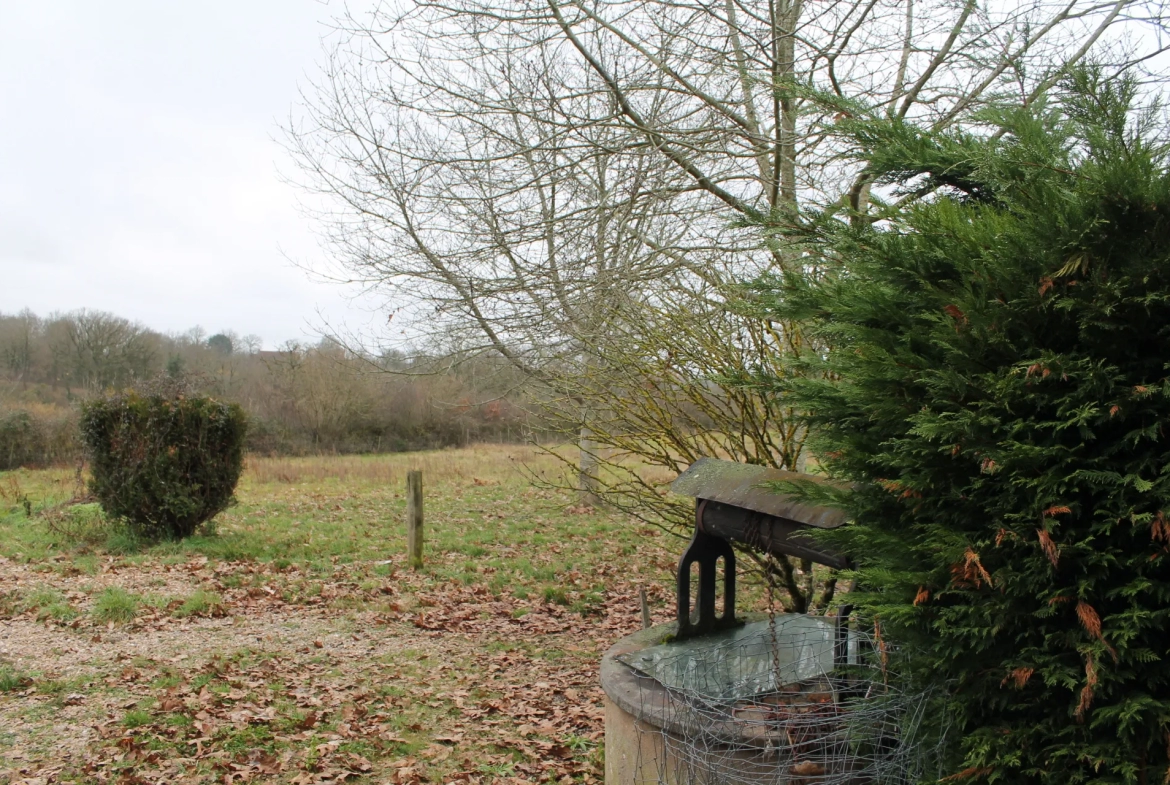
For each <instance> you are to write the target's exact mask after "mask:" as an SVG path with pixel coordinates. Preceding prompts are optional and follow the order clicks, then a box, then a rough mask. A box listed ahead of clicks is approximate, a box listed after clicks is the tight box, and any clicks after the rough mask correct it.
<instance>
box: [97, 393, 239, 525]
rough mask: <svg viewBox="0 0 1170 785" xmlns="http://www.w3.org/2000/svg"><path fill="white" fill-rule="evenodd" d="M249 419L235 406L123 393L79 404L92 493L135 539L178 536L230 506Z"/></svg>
mask: <svg viewBox="0 0 1170 785" xmlns="http://www.w3.org/2000/svg"><path fill="white" fill-rule="evenodd" d="M246 431H247V420H246V418H245V416H244V412H243V410H242V409H241V408H240V407H239V406H237V405H236V404H227V403H222V402H220V401H216V400H214V399H212V398H205V397H198V396H191V397H188V396H184V395H158V394H156V395H142V394H139V393H137V392H125V393H119V394H116V395H111V396H107V397H104V398H99V399H95V400H92V401H89V402H87V403H85V404H84V405H83V406H82V411H81V433H82V439H83V440H84V442H85V447H86V452H87V454H88V457H89V461H90V471H91V473H92V479H91V480H90V484H89V485H90V490H91V492H92V493H93V494H94V495H95V496H96V497H97V498H98V501H100V502H101V505H102V509H103V510H105V511H106V513H107V514H108V515H111V516H116V517H119V518H123V519H125V520H126V521H127V522H128V523H129V525H130V527H131V528H132V529H134V530H135V531H136V532H137V533H138V534H141V535H144V536H147V537H151V538H168V539H178V538H182V537H187V536H189V535H191V534H192V533H193V532H194V531H195V529H196V528H197V527H198V526H199V525H200V524H202V523H204V522H205V521H208V520H210V519H211V518H213V517H214V516H215V515H217V514H218V513H220V512H222V511H223V510H224V509H226V508H227V507H228V506H229V505H231V504H232V503H233V501H234V498H233V493H234V491H235V487H236V483H237V482H238V481H239V479H240V472H241V471H242V470H243V463H244V437H245V434H246Z"/></svg>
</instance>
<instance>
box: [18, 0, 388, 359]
mask: <svg viewBox="0 0 1170 785" xmlns="http://www.w3.org/2000/svg"><path fill="white" fill-rule="evenodd" d="M340 10H341V9H340V6H339V5H338V3H336V2H334V3H332V4H330V3H327V2H319V1H318V0H247V2H238V0H237V2H227V1H226V0H204V2H199V3H176V2H163V1H162V0H139V1H138V2H131V1H130V0H105V1H103V2H100V3H95V2H92V0H88V1H86V0H75V1H73V2H70V1H69V0H57V1H56V2H51V3H49V2H40V1H39V0H5V1H4V2H2V3H0V311H4V312H8V313H11V312H13V311H18V310H20V309H22V308H25V307H27V308H31V309H32V310H33V311H34V312H36V313H38V314H41V315H45V314H47V313H49V312H50V311H64V310H72V309H75V308H94V309H101V310H106V311H112V312H114V313H116V314H119V315H121V316H125V317H127V318H130V319H133V320H136V321H140V322H142V323H143V324H145V325H146V326H148V327H151V328H154V329H156V330H161V331H164V332H178V331H183V330H186V329H188V328H190V327H193V326H195V325H201V326H202V327H204V328H205V329H207V330H209V331H211V332H216V331H218V330H223V329H234V330H236V331H238V332H240V333H241V334H247V333H255V334H257V335H259V336H261V337H262V338H263V339H264V342H265V345H267V346H275V345H277V344H279V343H281V342H283V341H284V340H286V339H290V338H295V339H304V338H305V337H306V336H310V335H312V334H313V331H314V329H315V328H317V327H319V326H320V325H321V324H322V321H323V319H322V317H321V316H319V315H318V314H319V313H320V314H323V315H324V318H325V319H327V320H329V321H330V322H333V323H339V322H346V323H348V324H349V325H350V326H351V327H353V328H355V329H361V328H362V327H363V326H364V325H365V324H366V323H367V322H368V320H369V319H370V318H371V313H370V310H371V307H372V306H373V305H374V303H373V302H371V301H369V300H365V301H358V302H351V301H350V300H349V299H348V298H347V294H349V293H350V292H348V291H347V290H345V289H344V288H343V287H339V286H337V285H335V284H329V283H322V282H318V281H314V280H312V279H311V278H310V277H309V276H308V275H306V273H304V272H303V271H302V270H300V269H298V268H297V267H295V266H294V265H293V264H291V263H290V261H289V258H290V257H291V258H292V259H296V260H299V261H302V262H307V263H310V264H314V263H320V261H321V260H322V256H321V251H320V249H319V248H318V246H317V241H316V239H315V236H314V234H313V230H312V226H311V224H310V223H309V222H308V221H307V220H306V219H305V218H304V217H303V216H302V215H301V214H300V213H299V212H298V210H297V207H296V203H297V198H298V196H299V194H298V193H297V192H296V190H295V189H294V188H292V187H291V186H289V185H287V184H285V183H283V182H281V180H280V178H279V176H278V171H286V172H287V171H289V170H290V169H291V167H290V166H289V163H288V159H287V157H286V154H285V153H284V151H283V150H282V149H281V147H280V145H279V144H278V142H277V141H276V140H277V139H278V138H279V137H280V124H281V123H282V122H283V121H284V120H285V119H286V118H287V117H288V114H289V112H290V110H291V109H292V108H293V106H294V105H295V104H296V102H297V89H298V86H303V85H305V84H306V83H307V81H308V80H309V79H311V78H313V77H314V75H315V68H316V63H317V62H319V61H320V60H321V56H322V52H323V49H322V45H321V38H322V36H324V35H327V33H328V28H327V23H328V21H329V20H330V19H331V18H332V17H333V16H334V15H335V14H337V13H338V12H339V11H340Z"/></svg>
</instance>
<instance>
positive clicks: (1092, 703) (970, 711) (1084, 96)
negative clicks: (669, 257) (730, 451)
mask: <svg viewBox="0 0 1170 785" xmlns="http://www.w3.org/2000/svg"><path fill="white" fill-rule="evenodd" d="M1134 95H1135V88H1134V86H1133V84H1132V82H1129V81H1126V80H1115V81H1114V82H1112V83H1106V82H1104V81H1103V80H1101V79H1099V78H1098V77H1097V76H1095V75H1094V74H1093V73H1091V72H1090V73H1081V74H1079V75H1077V76H1076V77H1074V78H1073V79H1072V80H1071V81H1070V83H1069V85H1067V89H1066V90H1065V92H1063V93H1062V98H1060V100H1055V99H1054V100H1053V101H1052V102H1051V103H1050V104H1049V105H1048V106H1047V107H1046V108H1041V109H1032V110H1029V111H1026V112H1025V111H1016V112H1015V113H1014V114H1010V115H1001V116H1000V117H999V118H998V122H1000V123H1002V126H1003V128H1004V129H1005V133H1003V134H1001V135H992V134H987V135H984V136H982V137H976V136H968V135H961V134H950V135H937V134H932V133H930V132H928V131H924V130H920V129H916V128H913V127H911V126H909V125H907V124H903V123H900V122H893V121H888V120H887V121H873V122H858V123H857V124H856V126H855V127H854V129H853V130H854V132H855V133H856V135H857V137H858V139H859V140H860V141H862V142H863V143H864V144H867V145H869V148H870V156H869V158H868V160H869V162H870V167H871V171H872V173H873V175H874V178H875V182H876V183H877V184H878V186H879V187H886V188H892V189H894V190H898V189H900V190H901V191H903V192H907V191H911V190H916V189H923V191H930V192H932V195H931V196H929V197H927V198H925V199H923V200H921V201H919V202H917V203H916V205H915V206H914V207H912V208H908V209H906V210H904V211H902V212H900V213H896V214H895V213H891V217H890V218H889V219H888V220H884V221H880V222H876V223H870V222H866V221H857V220H854V221H852V222H846V221H842V220H839V219H838V218H837V217H834V216H830V215H821V216H819V217H813V218H812V219H811V223H803V224H797V223H796V222H793V223H792V225H790V226H788V227H786V228H783V229H781V230H780V231H781V233H783V234H786V235H787V239H788V241H789V242H794V243H798V244H800V243H802V244H803V248H804V249H805V250H806V252H807V254H808V256H807V258H808V260H809V262H810V264H809V268H808V269H809V270H810V271H815V272H813V273H812V274H810V275H809V276H807V277H806V278H804V279H802V280H796V279H795V278H794V277H793V278H789V279H788V280H784V281H780V280H768V281H762V282H758V283H757V284H756V286H755V289H756V293H757V295H758V301H759V302H760V303H762V308H763V309H764V312H765V315H768V316H771V317H777V316H783V317H784V318H786V319H790V318H794V317H795V318H799V319H802V320H804V323H805V324H806V325H807V330H808V332H809V334H810V335H811V336H814V337H815V338H816V339H817V340H818V341H819V342H820V343H821V345H823V346H826V347H829V348H828V350H827V351H826V352H824V353H823V354H821V355H815V356H809V357H807V358H806V359H805V360H804V361H803V362H802V363H801V364H800V367H798V368H796V369H794V370H796V371H797V373H794V374H793V375H792V376H791V377H789V378H788V379H785V380H776V379H771V380H768V379H764V380H759V383H760V384H763V385H765V386H767V385H771V386H772V388H773V389H775V390H777V392H778V394H785V395H788V396H791V400H792V401H793V402H794V403H797V404H798V405H799V406H801V407H803V409H804V410H805V411H807V412H810V414H809V415H808V425H809V426H810V429H811V432H812V434H813V440H814V452H815V454H816V455H817V456H818V459H819V461H820V462H821V464H822V466H823V467H824V468H825V469H826V471H827V472H828V473H830V474H831V475H834V476H836V477H840V478H842V479H845V480H849V481H851V482H852V483H853V486H852V487H853V490H852V491H850V492H847V493H843V494H842V495H840V496H839V497H838V498H836V499H835V502H836V503H838V504H841V505H843V506H845V507H846V508H847V509H849V510H850V511H851V513H852V518H853V520H854V523H853V524H852V525H850V526H847V527H844V528H843V530H841V531H840V532H838V533H835V536H836V538H837V540H838V542H837V544H838V545H840V546H842V547H845V548H847V549H848V550H849V551H850V552H851V553H852V554H853V555H854V557H855V559H856V563H857V573H856V578H857V579H858V585H859V587H860V588H859V590H858V592H856V593H855V594H854V595H853V597H854V600H855V601H856V602H858V603H859V604H860V606H861V608H862V609H863V610H864V611H865V612H866V613H867V614H869V616H870V618H874V619H876V621H877V623H878V624H879V625H880V627H881V630H882V633H883V635H884V636H885V637H886V639H888V640H895V641H897V642H898V643H899V644H900V645H901V647H902V649H903V650H904V651H905V652H906V653H907V654H908V656H910V657H911V658H912V662H913V667H914V671H915V672H916V673H917V674H918V675H919V677H920V678H923V679H926V680H932V681H934V682H935V683H936V684H942V685H943V686H944V687H945V692H946V694H947V696H948V698H947V706H946V710H947V711H948V712H949V713H950V715H949V722H950V723H951V725H950V731H949V736H950V740H951V741H952V742H953V743H952V744H950V745H949V750H950V752H949V753H947V757H946V758H945V769H946V771H945V773H946V774H947V775H948V776H949V779H948V781H954V782H980V783H982V782H987V783H992V782H995V783H1046V784H1048V783H1050V784H1051V785H1069V784H1070V783H1135V784H1136V783H1151V784H1153V783H1159V784H1160V783H1164V782H1166V781H1170V772H1168V755H1170V371H1168V368H1170V173H1168V168H1167V155H1166V148H1165V147H1164V146H1162V144H1161V143H1160V142H1159V141H1158V140H1157V139H1156V133H1155V132H1156V130H1157V129H1156V128H1154V127H1153V124H1152V121H1150V120H1149V117H1150V116H1151V115H1150V114H1148V113H1139V112H1136V111H1134V110H1133V109H1132V108H1131V104H1132V103H1133V100H1134ZM886 193H889V191H886ZM814 262H815V265H814V264H813V263H814ZM804 493H806V494H807V495H812V494H813V493H814V491H812V490H809V489H807V488H806V489H804ZM939 719H940V720H941V719H942V718H941V717H940V718H939Z"/></svg>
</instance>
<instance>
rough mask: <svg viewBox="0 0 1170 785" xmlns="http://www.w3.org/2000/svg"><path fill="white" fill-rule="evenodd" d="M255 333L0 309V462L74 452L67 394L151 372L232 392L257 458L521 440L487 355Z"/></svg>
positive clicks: (503, 378) (505, 376) (508, 392)
mask: <svg viewBox="0 0 1170 785" xmlns="http://www.w3.org/2000/svg"><path fill="white" fill-rule="evenodd" d="M260 346H261V344H260V340H259V339H258V338H256V337H255V336H239V335H236V334H235V333H233V332H230V331H227V332H222V333H215V334H212V335H208V334H207V333H206V332H204V331H203V330H201V329H199V328H195V329H192V330H189V331H188V332H186V333H183V334H181V335H163V334H161V333H158V332H155V331H153V330H150V329H147V328H146V327H143V326H142V325H139V324H136V323H133V322H131V321H129V320H127V319H123V318H121V317H119V316H115V315H113V314H109V313H104V312H100V311H89V310H83V311H74V312H70V313H64V314H52V315H50V316H47V317H43V318H42V317H39V316H37V315H35V314H33V313H30V312H28V311H24V312H22V313H19V314H4V313H0V469H6V468H12V467H15V466H22V465H40V464H48V463H60V462H63V461H69V460H73V459H75V458H76V457H77V456H78V454H79V446H78V443H77V438H76V427H75V426H76V416H77V403H78V402H79V401H80V400H83V399H85V398H86V397H89V396H92V395H95V394H100V393H102V392H105V391H107V390H116V389H125V388H127V387H133V386H134V385H135V384H137V383H140V382H143V381H147V380H150V379H154V378H157V377H159V376H164V375H167V376H171V377H182V378H184V379H186V380H187V381H188V382H189V383H191V384H193V385H194V386H195V388H196V389H198V390H199V391H200V392H202V393H206V394H210V395H213V396H216V397H219V398H222V399H225V400H229V401H235V402H237V403H239V404H240V405H241V406H243V407H244V409H245V411H247V413H248V415H249V418H250V423H251V425H250V429H249V448H250V449H251V450H252V451H254V452H261V453H267V454H308V453H316V452H342V453H352V452H393V451H402V450H414V449H425V448H432V447H444V446H457V445H462V444H467V443H470V442H475V441H521V440H525V439H528V438H530V437H531V436H532V430H533V429H534V428H537V429H539V425H537V424H534V422H533V420H532V418H530V417H529V415H528V413H527V410H526V408H525V406H524V405H523V400H522V399H521V397H520V396H519V395H518V394H517V393H515V392H514V390H515V389H516V388H517V387H518V385H517V384H516V382H517V380H516V379H513V378H511V376H510V375H509V373H508V369H507V368H506V367H504V366H502V365H501V364H500V362H498V361H493V360H492V359H490V358H475V359H471V360H465V361H462V362H453V360H458V359H459V358H451V357H417V356H416V357H409V358H408V357H406V356H404V355H403V354H401V353H397V352H387V353H385V354H382V355H378V356H374V355H371V354H368V353H364V352H354V351H351V350H349V349H347V348H345V347H343V346H341V345H340V344H338V343H337V342H335V341H333V340H331V339H323V340H321V341H320V342H318V343H316V344H312V345H310V344H304V343H297V342H289V343H287V344H285V345H284V346H283V347H282V348H281V349H279V350H276V351H272V350H269V351H264V350H262V349H261V348H260Z"/></svg>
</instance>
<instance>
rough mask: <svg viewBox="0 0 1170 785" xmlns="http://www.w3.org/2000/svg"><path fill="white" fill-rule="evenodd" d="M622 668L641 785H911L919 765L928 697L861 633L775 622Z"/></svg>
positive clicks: (657, 652)
mask: <svg viewBox="0 0 1170 785" xmlns="http://www.w3.org/2000/svg"><path fill="white" fill-rule="evenodd" d="M618 660H619V661H620V662H622V663H623V664H625V665H627V666H628V667H629V668H631V669H632V672H633V674H634V675H635V677H636V681H637V691H636V694H637V698H636V700H637V702H638V704H639V706H638V709H639V710H638V714H637V717H638V719H639V720H640V722H639V723H638V724H637V727H638V729H639V730H638V731H637V732H638V733H640V734H645V735H646V736H648V737H649V738H643V739H640V741H639V744H638V745H637V746H638V750H639V752H638V754H639V756H641V757H649V756H652V757H653V758H654V760H653V761H649V760H640V761H639V764H638V766H637V767H636V768H637V770H639V771H641V772H642V776H643V777H646V778H647V779H645V780H644V781H645V782H649V783H655V782H657V783H662V785H667V784H669V785H716V784H719V785H722V784H724V783H727V784H730V783H736V784H738V783H750V784H751V785H765V784H772V785H781V784H783V785H907V784H908V783H912V782H915V781H917V779H918V775H919V773H920V772H921V770H922V769H923V767H924V765H925V763H926V760H927V755H926V754H925V753H926V752H927V750H925V749H924V746H925V745H924V744H923V742H921V741H920V740H919V738H920V734H919V733H918V731H919V729H920V726H921V725H922V721H923V711H924V707H925V704H926V700H925V698H926V696H925V695H924V694H922V693H921V692H913V691H908V690H906V689H904V688H903V687H902V686H901V685H902V682H901V679H900V678H899V677H898V675H897V674H896V673H894V672H893V669H892V661H891V656H890V652H889V651H888V650H887V648H886V646H885V645H884V644H883V642H882V641H881V639H880V637H879V636H877V635H875V634H873V633H870V632H866V631H863V630H861V629H859V628H858V626H857V625H852V626H845V625H841V626H839V625H838V624H837V622H836V619H834V618H832V617H818V616H805V615H796V614H785V615H777V616H774V617H772V618H770V619H768V620H765V621H760V622H754V623H750V624H746V625H744V626H742V627H740V628H738V629H735V630H731V631H728V632H725V633H721V634H718V635H712V636H705V637H701V638H695V639H691V640H687V641H679V642H673V643H666V644H661V645H658V646H653V647H650V648H646V649H642V650H640V651H636V652H632V653H628V654H623V655H621V656H619V657H618ZM654 777H657V779H654ZM638 785H641V783H639V784H638Z"/></svg>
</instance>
